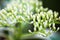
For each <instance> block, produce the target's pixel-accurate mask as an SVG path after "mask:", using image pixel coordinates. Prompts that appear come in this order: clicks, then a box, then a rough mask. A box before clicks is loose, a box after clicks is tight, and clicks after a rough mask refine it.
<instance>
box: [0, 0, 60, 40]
mask: <svg viewBox="0 0 60 40" xmlns="http://www.w3.org/2000/svg"><path fill="white" fill-rule="evenodd" d="M59 19H60V18H58V12H56V11H54V12H53V11H52V10H49V9H48V8H43V5H42V1H38V0H30V1H29V0H13V1H11V3H10V4H7V7H6V8H4V9H2V10H0V27H8V28H10V29H11V28H13V35H12V39H10V40H20V38H21V36H22V35H25V34H30V33H35V32H39V33H40V35H42V36H44V37H47V36H49V35H50V34H51V33H52V32H56V31H57V30H59V28H58V29H57V30H56V28H55V23H58V21H57V20H59ZM31 28H33V32H32V31H31ZM48 29H49V31H48ZM46 31H47V32H46Z"/></svg>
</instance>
